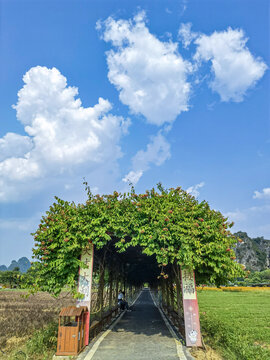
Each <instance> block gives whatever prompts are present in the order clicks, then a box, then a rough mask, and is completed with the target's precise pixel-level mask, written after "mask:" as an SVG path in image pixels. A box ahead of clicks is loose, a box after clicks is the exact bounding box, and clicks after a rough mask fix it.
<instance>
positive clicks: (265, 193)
mask: <svg viewBox="0 0 270 360" xmlns="http://www.w3.org/2000/svg"><path fill="white" fill-rule="evenodd" d="M253 199H270V188H264V189H263V190H262V191H261V192H259V191H257V190H256V191H254V195H253Z"/></svg>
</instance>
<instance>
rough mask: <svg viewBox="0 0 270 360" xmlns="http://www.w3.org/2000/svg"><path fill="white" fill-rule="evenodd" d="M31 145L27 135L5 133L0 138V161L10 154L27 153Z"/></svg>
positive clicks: (19, 154)
mask: <svg viewBox="0 0 270 360" xmlns="http://www.w3.org/2000/svg"><path fill="white" fill-rule="evenodd" d="M32 147H33V144H32V140H31V139H30V138H29V137H28V136H22V135H18V134H15V133H7V134H6V135H5V136H4V137H3V138H2V139H0V161H3V160H5V159H7V158H9V157H10V156H15V157H17V156H21V155H24V154H26V153H28V152H29V151H30V150H31V149H32Z"/></svg>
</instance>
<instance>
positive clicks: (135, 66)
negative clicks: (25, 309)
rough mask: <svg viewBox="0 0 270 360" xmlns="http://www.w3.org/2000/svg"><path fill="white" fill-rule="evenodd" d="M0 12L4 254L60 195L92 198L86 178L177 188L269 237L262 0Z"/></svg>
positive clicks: (98, 186) (8, 2)
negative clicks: (86, 189) (85, 191)
mask: <svg viewBox="0 0 270 360" xmlns="http://www.w3.org/2000/svg"><path fill="white" fill-rule="evenodd" d="M0 16H1V19H0V22H1V29H0V53H1V57H0V79H1V81H0V121H1V127H0V264H9V263H10V261H11V260H12V259H18V258H19V257H21V256H28V257H30V256H31V248H32V246H33V239H32V237H31V236H30V233H31V232H32V231H34V230H35V229H36V227H37V225H38V223H39V220H40V218H41V216H42V215H43V214H44V212H45V211H46V210H47V209H48V207H49V206H50V204H51V203H52V202H53V197H54V195H57V196H60V197H62V198H64V199H68V200H74V201H76V202H78V201H84V200H85V193H84V188H83V185H82V182H83V177H85V178H86V179H87V181H88V182H89V184H90V186H91V187H92V189H93V191H94V192H97V193H108V192H112V191H113V190H115V189H117V190H118V191H125V190H127V189H128V182H129V181H132V182H133V183H134V184H135V187H136V190H137V191H138V192H142V191H144V190H146V189H149V188H151V187H152V186H154V185H156V183H157V182H159V181H161V182H162V183H163V184H164V185H165V186H167V187H176V186H182V187H183V188H184V189H186V190H188V191H189V192H191V193H192V194H194V196H196V197H198V199H199V200H203V199H205V200H207V201H208V202H209V203H210V205H211V206H212V207H213V208H214V209H217V210H220V211H222V213H224V214H226V215H227V216H229V219H230V220H233V221H234V222H235V226H234V227H233V229H232V230H233V231H238V230H242V231H246V232H247V233H248V234H249V235H250V236H253V237H256V236H264V237H265V238H268V239H270V223H269V218H270V182H269V178H270V176H269V175H270V171H269V164H270V161H269V159H270V150H269V148H270V126H269V69H268V67H269V55H270V54H269V43H270V42H269V30H270V29H269V2H268V1H266V0H260V1H254V0H253V1H250V0H241V1H239V0H233V1H230V0H226V1H225V0H219V1H215V0H212V1H207V0H204V1H199V0H198V1H192V0H182V1H180V0H179V1H176V0H171V1H157V0H155V1H153V0H151V1H135V0H134V1H130V2H128V1H109V0H106V1H105V0H103V1H100V0H99V1H97V0H94V1H93V0H92V1H81V0H76V1H75V0H74V1H62V0H56V1H45V0H35V1H30V0H28V1H24V0H20V1H14V0H2V1H1V13H0ZM75 88H77V90H76V89H75ZM78 99H80V101H81V102H78ZM12 105H15V106H13V107H12Z"/></svg>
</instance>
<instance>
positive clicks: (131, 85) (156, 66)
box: [97, 12, 192, 126]
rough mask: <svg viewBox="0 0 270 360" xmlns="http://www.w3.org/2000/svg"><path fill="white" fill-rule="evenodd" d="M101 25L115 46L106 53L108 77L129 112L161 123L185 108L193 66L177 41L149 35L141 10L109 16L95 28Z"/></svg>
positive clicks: (104, 33) (169, 121)
mask: <svg viewBox="0 0 270 360" xmlns="http://www.w3.org/2000/svg"><path fill="white" fill-rule="evenodd" d="M102 27H103V35H102V37H103V39H104V40H105V41H106V42H111V43H112V45H113V46H114V47H115V50H110V51H108V52H107V63H108V68H109V72H108V78H109V80H110V82H111V83H112V84H114V85H115V86H116V88H117V89H118V90H119V92H120V95H119V97H120V100H121V101H122V103H124V104H125V105H128V106H129V108H130V110H131V112H132V113H135V114H142V115H143V116H144V117H145V118H146V119H147V121H148V122H149V123H151V124H155V125H158V126H161V125H163V124H164V123H166V122H167V123H171V122H173V121H174V120H175V119H176V117H177V116H178V115H179V114H180V113H181V112H182V111H187V110H188V100H189V95H190V84H189V83H188V82H187V75H188V73H189V72H190V71H191V69H192V67H191V64H190V63H189V62H187V61H185V60H183V58H182V56H181V55H180V54H179V53H178V50H177V43H173V42H171V41H170V42H163V41H160V40H159V39H158V38H157V37H155V36H154V35H152V34H151V33H150V32H149V30H148V28H147V27H146V24H145V14H144V13H143V12H141V13H138V14H137V15H136V16H135V17H134V19H133V20H118V21H116V20H114V19H113V18H111V17H109V18H108V19H107V20H106V21H105V22H104V23H103V24H101V23H98V25H97V28H98V29H102Z"/></svg>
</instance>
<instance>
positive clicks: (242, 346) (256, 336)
mask: <svg viewBox="0 0 270 360" xmlns="http://www.w3.org/2000/svg"><path fill="white" fill-rule="evenodd" d="M198 301H199V308H200V319H201V328H202V334H203V336H204V341H205V342H206V343H207V344H209V345H210V346H211V347H213V348H214V349H217V350H218V351H219V352H220V353H221V355H222V357H223V358H224V359H228V360H269V359H270V325H269V324H270V291H265V292H263V291H254V292H230V291H226V292H223V291H205V290H202V291H198Z"/></svg>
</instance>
